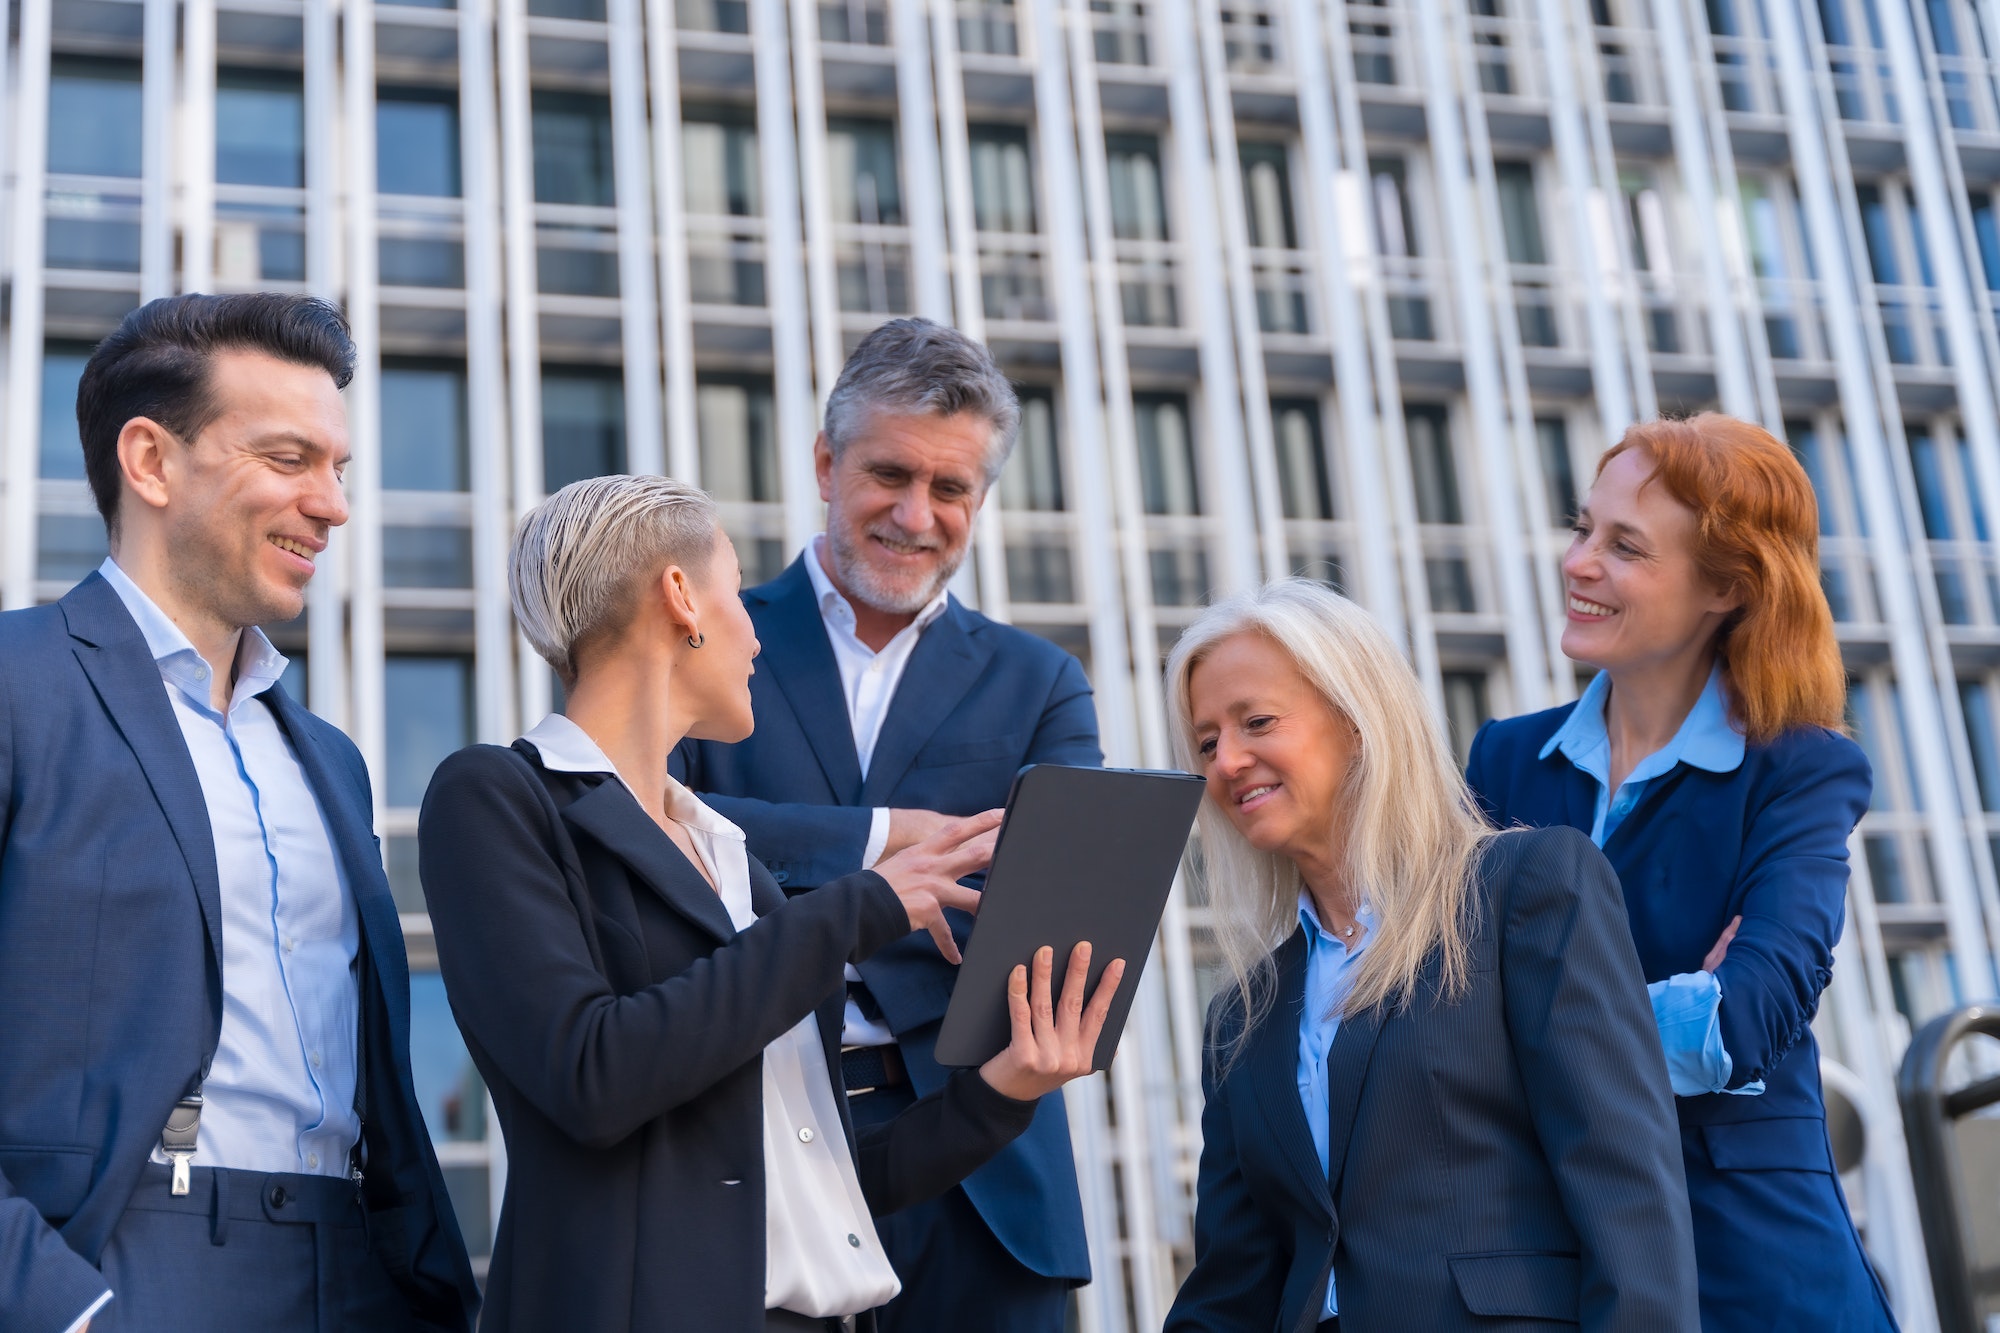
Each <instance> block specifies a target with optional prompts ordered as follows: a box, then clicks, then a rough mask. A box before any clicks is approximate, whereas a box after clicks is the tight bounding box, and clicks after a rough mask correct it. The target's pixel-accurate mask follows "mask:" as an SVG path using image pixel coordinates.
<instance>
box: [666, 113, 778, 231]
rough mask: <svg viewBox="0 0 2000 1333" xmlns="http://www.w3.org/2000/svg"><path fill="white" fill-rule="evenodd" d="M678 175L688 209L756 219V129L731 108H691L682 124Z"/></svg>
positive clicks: (758, 206) (758, 201) (759, 200)
mask: <svg viewBox="0 0 2000 1333" xmlns="http://www.w3.org/2000/svg"><path fill="white" fill-rule="evenodd" d="M681 174H682V176H683V177H684V178H685V182H684V184H685V188H686V190H687V210H688V212H690V213H703V214H709V215H712V216H718V217H720V216H727V217H756V216H757V215H758V214H759V213H761V212H763V211H764V205H763V200H762V198H761V197H760V196H759V194H758V189H759V180H758V175H757V127H756V125H755V123H754V122H752V121H751V120H750V118H749V117H748V116H746V115H742V114H740V113H738V112H736V111H735V110H734V109H733V108H702V109H701V110H695V109H693V108H690V109H689V110H688V112H687V113H686V115H685V117H684V118H683V119H682V121H681Z"/></svg>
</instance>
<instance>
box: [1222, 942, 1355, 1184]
mask: <svg viewBox="0 0 2000 1333" xmlns="http://www.w3.org/2000/svg"><path fill="white" fill-rule="evenodd" d="M1273 961H1274V963H1275V964H1276V966H1277V970H1278V976H1277V983H1276V984H1277V996H1276V998H1275V999H1273V1001H1272V1003H1271V1010H1270V1012H1269V1013H1268V1014H1266V1015H1265V1017H1264V1021H1263V1022H1262V1023H1261V1024H1259V1025H1258V1029H1257V1031H1256V1033H1255V1034H1254V1035H1253V1036H1252V1037H1251V1040H1250V1050H1249V1052H1248V1053H1247V1055H1246V1058H1247V1060H1248V1061H1249V1069H1248V1073H1249V1075H1250V1081H1251V1083H1252V1085H1253V1086H1254V1087H1255V1088H1256V1089H1257V1100H1258V1101H1260V1102H1262V1103H1263V1106H1264V1117H1265V1119H1266V1120H1267V1121H1268V1122H1269V1124H1270V1126H1271V1135H1272V1138H1273V1139H1274V1140H1275V1141H1276V1142H1277V1145H1278V1148H1279V1150H1280V1151H1281V1152H1282V1153H1283V1154H1284V1158H1285V1160H1286V1161H1287V1162H1289V1163H1291V1166H1292V1169H1293V1170H1294V1171H1295V1172H1297V1173H1298V1177H1299V1183H1300V1185H1302V1186H1303V1187H1304V1189H1305V1191H1306V1195H1307V1197H1308V1198H1310V1199H1312V1201H1313V1202H1314V1203H1316V1204H1318V1205H1319V1206H1320V1207H1321V1208H1323V1209H1325V1211H1326V1215H1327V1216H1328V1217H1332V1216H1333V1194H1332V1192H1331V1191H1330V1190H1328V1188H1327V1183H1326V1182H1327V1177H1326V1173H1325V1172H1323V1171H1321V1170H1320V1169H1319V1150H1318V1149H1316V1148H1314V1147H1313V1140H1312V1127H1311V1126H1310V1125H1308V1124H1307V1123H1306V1111H1305V1107H1304V1106H1302V1105H1300V1103H1299V1039H1298V1037H1299V1017H1300V1015H1299V1009H1300V1006H1302V1005H1303V1004H1304V1003H1305V989H1306V951H1305V937H1304V935H1303V934H1302V933H1298V932H1294V934H1293V935H1292V937H1291V938H1290V939H1288V940H1286V941H1285V942H1284V943H1283V944H1282V945H1280V946H1279V947H1278V952H1277V956H1276V957H1275V959H1274V960H1273ZM1343 1035H1344V1033H1343Z"/></svg>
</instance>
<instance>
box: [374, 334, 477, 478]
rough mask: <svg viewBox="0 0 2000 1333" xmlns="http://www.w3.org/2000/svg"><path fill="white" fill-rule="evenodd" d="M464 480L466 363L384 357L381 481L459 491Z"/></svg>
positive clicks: (465, 475)
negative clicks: (398, 359) (415, 360)
mask: <svg viewBox="0 0 2000 1333" xmlns="http://www.w3.org/2000/svg"><path fill="white" fill-rule="evenodd" d="M468 484H469V478H468V468H467V460H466V432H465V371H464V369H463V368H462V367H459V366H454V365H439V364H431V363H425V362H395V361H390V362H385V363H384V364H383V366H382V485H383V486H384V487H386V488H387V489H389V490H392V491H462V490H464V489H465V488H466V486H467V485H468Z"/></svg>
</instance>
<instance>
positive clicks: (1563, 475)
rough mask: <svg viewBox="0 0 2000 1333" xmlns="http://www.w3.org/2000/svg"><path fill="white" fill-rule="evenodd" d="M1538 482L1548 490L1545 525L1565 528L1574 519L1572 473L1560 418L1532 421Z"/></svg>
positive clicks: (1573, 477)
mask: <svg viewBox="0 0 2000 1333" xmlns="http://www.w3.org/2000/svg"><path fill="white" fill-rule="evenodd" d="M1535 442H1536V444H1538V445H1539V446H1540V447H1541V455H1542V481H1543V482H1544V483H1545V484H1546V485H1547V486H1548V489H1549V524H1550V526H1552V527H1558V528H1566V527H1568V526H1569V525H1570V523H1571V522H1572V521H1573V520H1574V519H1575V518H1576V507H1577V494H1576V470H1575V467H1574V465H1573V464H1572V463H1571V461H1570V455H1569V426H1568V425H1567V424H1566V423H1565V422H1564V421H1563V419H1562V418H1561V417H1536V418H1535Z"/></svg>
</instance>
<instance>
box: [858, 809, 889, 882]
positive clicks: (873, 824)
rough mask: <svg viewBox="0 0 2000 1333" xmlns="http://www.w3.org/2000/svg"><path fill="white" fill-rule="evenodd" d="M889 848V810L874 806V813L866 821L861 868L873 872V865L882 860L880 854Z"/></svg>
mask: <svg viewBox="0 0 2000 1333" xmlns="http://www.w3.org/2000/svg"><path fill="white" fill-rule="evenodd" d="M888 846H889V810H888V807H887V806H880V805H878V806H876V807H875V813H874V815H873V817H872V818H870V819H869V821H868V845H867V846H866V847H865V848H863V849H862V851H861V868H862V869H863V870H873V869H874V868H875V863H876V862H877V861H879V860H881V859H882V852H883V851H884V849H886V848H887V847H888Z"/></svg>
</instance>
